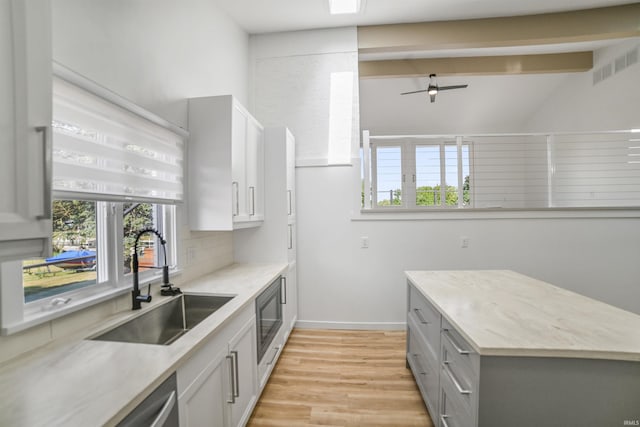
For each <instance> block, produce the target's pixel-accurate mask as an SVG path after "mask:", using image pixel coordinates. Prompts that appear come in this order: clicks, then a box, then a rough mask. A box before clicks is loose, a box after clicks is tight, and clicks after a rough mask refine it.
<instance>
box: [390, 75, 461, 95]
mask: <svg viewBox="0 0 640 427" xmlns="http://www.w3.org/2000/svg"><path fill="white" fill-rule="evenodd" d="M468 86H469V85H453V86H438V83H437V82H436V75H435V74H429V86H428V87H427V88H426V89H422V90H414V91H412V92H403V93H401V94H400V95H409V94H412V93H421V92H427V93H428V94H429V98H431V102H436V95H437V94H438V92H440V91H441V90H451V89H464V88H466V87H468Z"/></svg>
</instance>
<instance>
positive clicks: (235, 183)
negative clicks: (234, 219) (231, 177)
mask: <svg viewBox="0 0 640 427" xmlns="http://www.w3.org/2000/svg"><path fill="white" fill-rule="evenodd" d="M238 187H239V184H238V181H233V182H232V183H231V188H232V189H233V192H234V193H235V195H236V203H235V208H236V209H235V211H233V216H238V215H239V214H240V190H239V188H238Z"/></svg>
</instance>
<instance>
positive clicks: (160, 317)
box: [92, 294, 234, 345]
mask: <svg viewBox="0 0 640 427" xmlns="http://www.w3.org/2000/svg"><path fill="white" fill-rule="evenodd" d="M233 298H234V297H232V296H218V295H195V294H183V295H181V296H180V297H178V298H176V299H174V300H172V301H170V302H168V303H166V304H162V305H159V306H156V307H153V308H151V309H150V310H149V311H147V312H146V313H144V314H143V315H141V316H138V317H136V318H134V319H131V320H129V321H128V322H126V323H123V324H122V325H120V326H116V327H115V328H113V329H111V330H109V331H107V332H105V333H103V334H101V335H98V336H96V337H93V338H92V339H93V340H98V341H120V342H131V343H141V344H160V345H169V344H171V343H172V342H174V341H175V340H176V339H178V338H179V337H180V336H181V335H183V334H184V333H185V332H187V331H188V330H189V329H191V328H193V327H194V326H195V325H197V324H198V323H200V322H202V321H203V320H204V319H205V318H206V317H207V316H209V315H211V314H213V313H215V312H216V311H217V310H218V309H220V307H222V306H223V305H225V304H226V303H227V302H229V301H231V300H232V299H233Z"/></svg>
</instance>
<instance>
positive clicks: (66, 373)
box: [0, 263, 287, 427]
mask: <svg viewBox="0 0 640 427" xmlns="http://www.w3.org/2000/svg"><path fill="white" fill-rule="evenodd" d="M286 268H287V265H286V264H284V263H282V264H234V265H232V266H229V267H226V268H224V269H222V270H219V271H217V272H215V273H213V274H210V275H207V276H204V277H202V278H200V279H196V280H194V281H192V282H190V283H189V284H188V285H182V286H181V288H182V290H183V291H185V292H202V293H211V294H224V295H236V297H235V298H234V299H232V300H231V301H229V302H228V303H226V304H225V305H224V306H222V308H220V309H219V310H218V311H216V312H215V313H213V314H212V315H211V316H209V317H207V318H206V319H205V320H203V321H202V322H201V323H200V324H198V325H196V326H195V327H194V328H193V329H191V330H190V331H189V332H187V333H186V334H184V335H183V336H182V337H180V338H179V339H178V340H176V341H175V342H174V343H172V344H171V345H168V346H162V345H149V344H131V343H120V342H106V341H91V340H87V339H83V338H85V337H90V336H95V335H96V334H97V333H98V332H99V331H101V330H105V329H109V328H110V327H112V326H113V325H115V324H118V323H123V322H124V321H125V320H127V319H129V318H131V317H134V316H136V315H138V314H139V313H142V312H144V311H145V308H147V309H148V307H149V306H150V305H143V308H142V310H140V311H139V312H136V313H133V312H130V311H129V312H125V313H120V314H118V315H116V316H114V317H113V318H111V319H109V320H108V321H106V322H104V324H101V326H100V328H99V329H98V328H94V329H93V330H91V331H87V332H86V333H85V334H83V336H78V337H77V339H74V340H69V341H68V342H66V343H65V344H63V345H58V346H53V347H49V346H47V347H48V348H44V349H40V350H36V351H34V352H32V353H29V354H27V355H26V356H24V357H21V358H19V359H18V360H13V361H10V362H8V363H6V364H4V365H2V367H1V368H0V426H11V427H23V426H24V427H27V426H28V427H35V426H47V427H51V426H64V427H74V426H78V427H87V426H101V425H115V424H117V423H118V422H119V421H120V420H122V418H124V417H125V416H126V415H127V414H128V413H129V412H130V411H131V410H132V409H134V408H135V407H136V406H137V405H138V404H139V403H140V402H142V400H144V398H145V397H146V396H147V395H148V394H149V393H150V392H151V391H153V389H155V388H156V387H157V386H158V385H160V384H161V383H162V382H163V381H164V380H165V379H166V378H168V377H169V376H170V375H171V374H172V373H173V372H174V371H175V370H176V369H177V367H178V366H180V365H181V364H182V363H184V362H185V361H186V360H188V358H189V356H190V355H191V354H192V353H193V352H194V351H195V350H196V349H197V348H198V347H199V346H200V345H201V344H203V343H204V342H205V341H206V339H207V338H208V337H209V336H211V335H212V334H215V333H216V331H217V330H219V328H220V327H221V326H222V325H224V324H225V323H226V322H227V320H228V319H229V318H231V317H233V315H234V314H235V313H236V312H238V311H239V310H240V309H242V308H243V307H246V306H247V304H253V300H254V299H255V297H256V296H257V295H258V294H259V293H260V292H261V291H262V290H264V289H265V288H266V287H267V286H268V285H269V284H270V283H271V282H272V281H273V280H275V279H276V278H277V277H278V276H279V275H280V274H283V273H284V272H285V270H286ZM161 298H162V297H159V298H158V299H161ZM154 300H155V299H154ZM154 303H155V301H154ZM154 303H152V304H151V305H155V304H154ZM160 303H162V302H160Z"/></svg>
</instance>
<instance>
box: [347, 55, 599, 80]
mask: <svg viewBox="0 0 640 427" xmlns="http://www.w3.org/2000/svg"><path fill="white" fill-rule="evenodd" d="M592 67H593V53H592V52H572V53H554V54H542V55H508V56H474V57H454V58H423V59H397V60H387V61H361V62H360V63H359V74H360V78H361V79H364V78H394V77H420V76H423V77H424V76H428V75H429V74H437V75H439V76H469V75H504V74H540V73H570V72H582V71H588V70H590V69H591V68H592Z"/></svg>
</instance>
